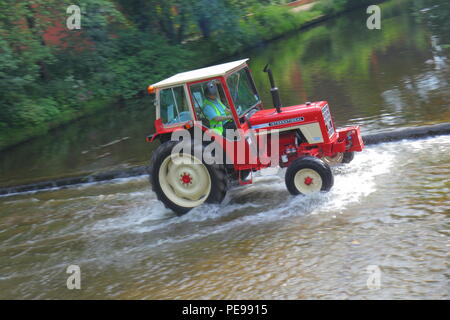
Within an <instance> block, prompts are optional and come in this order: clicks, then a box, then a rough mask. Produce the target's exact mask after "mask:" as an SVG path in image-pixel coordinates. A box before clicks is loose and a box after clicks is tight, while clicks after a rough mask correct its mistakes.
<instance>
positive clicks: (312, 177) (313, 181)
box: [294, 168, 322, 194]
mask: <svg viewBox="0 0 450 320" xmlns="http://www.w3.org/2000/svg"><path fill="white" fill-rule="evenodd" d="M294 184H295V187H296V188H297V190H298V191H299V192H300V193H302V194H310V193H314V192H319V191H320V190H321V189H322V177H321V176H320V174H319V173H318V172H317V171H315V170H313V169H308V168H305V169H300V170H298V171H297V173H296V174H295V177H294Z"/></svg>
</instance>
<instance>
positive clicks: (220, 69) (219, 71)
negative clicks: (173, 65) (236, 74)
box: [153, 59, 248, 88]
mask: <svg viewBox="0 0 450 320" xmlns="http://www.w3.org/2000/svg"><path fill="white" fill-rule="evenodd" d="M247 60H248V59H242V60H238V61H233V62H228V63H223V64H218V65H215V66H211V67H206V68H201V69H196V70H191V71H187V72H182V73H178V74H176V75H174V76H171V77H170V78H167V79H165V80H162V81H160V82H158V83H155V84H153V87H155V88H161V87H168V86H173V85H176V84H182V83H186V82H192V81H197V80H203V79H207V78H212V77H220V76H224V75H225V74H227V73H228V72H230V71H234V70H235V69H238V68H239V67H241V66H242V65H245V63H246V62H247Z"/></svg>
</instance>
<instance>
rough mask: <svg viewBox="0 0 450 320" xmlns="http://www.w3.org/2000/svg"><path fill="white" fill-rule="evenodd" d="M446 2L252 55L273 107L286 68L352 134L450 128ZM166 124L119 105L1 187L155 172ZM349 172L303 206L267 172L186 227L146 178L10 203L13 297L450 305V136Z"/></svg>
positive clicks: (39, 152)
mask: <svg viewBox="0 0 450 320" xmlns="http://www.w3.org/2000/svg"><path fill="white" fill-rule="evenodd" d="M418 3H420V4H418ZM434 3H436V4H437V5H440V6H442V7H440V8H439V7H433V6H430V5H428V6H427V5H426V2H425V4H424V2H421V1H407V0H405V1H390V2H387V3H385V4H384V5H383V6H382V15H383V16H382V29H381V30H379V31H378V30H373V31H369V30H368V29H367V28H366V25H365V19H366V18H367V15H366V14H365V9H361V10H357V11H355V12H352V13H349V14H346V15H343V16H340V17H338V18H336V19H334V20H332V21H329V22H326V23H323V24H320V25H317V26H315V27H313V28H310V29H308V30H303V31H301V32H296V33H293V34H291V35H289V36H286V37H285V38H283V39H280V40H277V41H274V42H272V43H270V44H266V45H263V46H261V47H259V48H256V49H254V50H251V51H249V52H247V53H245V54H244V55H241V56H239V58H240V57H250V58H251V62H250V67H251V68H252V70H253V73H254V77H255V81H256V83H257V86H258V87H259V88H260V92H261V95H262V97H263V101H264V102H265V104H266V105H267V106H270V97H269V95H268V93H267V90H268V81H267V78H266V75H265V74H263V73H262V72H261V69H262V68H263V66H264V64H265V63H267V62H270V63H271V65H272V69H273V70H274V74H275V77H276V79H277V82H278V86H279V87H280V88H281V96H282V100H283V102H284V104H286V105H289V104H296V103H300V102H304V101H314V100H319V99H326V100H328V101H329V102H330V106H331V111H332V114H333V115H334V117H335V121H336V124H337V125H338V126H345V125H350V124H360V125H361V126H362V128H363V130H362V131H363V133H369V132H378V131H383V130H390V129H392V128H397V127H401V126H411V125H420V124H429V123H438V122H444V121H450V108H449V102H450V89H449V81H450V77H449V75H450V67H449V62H448V50H447V51H446V49H445V44H446V43H447V44H448V43H450V30H449V29H448V28H446V27H444V25H440V24H439V23H437V24H436V20H435V19H431V18H430V15H431V13H433V14H435V13H436V12H438V13H442V12H445V9H448V3H447V2H446V1H434ZM447 12H448V11H447ZM437 21H438V22H439V21H441V22H442V21H444V22H442V23H445V19H444V20H439V19H438V20H437ZM153 116H154V111H153V110H152V104H151V101H150V99H144V100H141V101H134V102H132V103H129V104H128V105H127V106H125V107H117V106H111V109H110V110H108V111H106V112H104V113H103V114H100V115H98V116H94V117H90V118H87V119H83V120H81V121H79V122H77V123H75V124H71V125H69V126H67V127H65V128H62V129H59V130H57V131H54V132H52V133H51V134H50V135H48V136H45V137H41V138H38V139H35V140H33V141H30V142H29V143H26V144H23V145H20V146H18V147H16V148H14V149H10V150H8V151H5V152H3V153H2V155H1V159H0V169H1V172H2V174H1V177H0V184H3V185H9V184H16V183H22V182H30V181H36V180H42V179H48V178H51V177H58V176H62V175H75V174H80V173H90V172H95V171H99V170H106V169H111V168H114V169H116V168H122V167H130V166H133V165H136V164H144V163H146V161H147V159H149V157H150V154H151V151H152V148H154V147H155V146H150V145H148V144H146V143H145V142H144V138H145V135H146V134H148V133H151V132H152V117H153ZM30 159H31V161H30ZM333 170H334V173H335V186H334V187H333V189H332V191H331V192H329V193H328V194H320V195H314V196H308V197H293V196H291V195H289V193H288V192H287V190H286V187H285V185H284V178H283V174H284V172H283V171H281V170H280V171H275V170H273V171H271V170H266V171H263V172H261V173H259V174H258V175H257V176H256V178H255V183H254V184H252V185H250V186H246V187H238V188H235V189H232V190H230V191H229V193H228V195H227V197H226V199H225V201H224V203H223V204H221V205H204V206H201V207H199V208H196V209H194V210H192V211H191V212H189V213H188V214H187V215H185V216H182V217H176V216H175V215H174V214H173V213H172V212H170V211H169V210H167V209H165V208H164V206H163V205H162V204H160V203H159V202H158V201H157V200H156V197H155V194H154V193H152V192H151V189H150V186H149V183H148V180H147V178H146V177H135V178H126V179H117V180H114V181H111V182H105V183H95V184H86V185H81V186H76V187H73V188H68V189H55V190H50V191H45V192H37V193H25V194H18V195H14V196H7V197H1V198H0V299H5V298H28V299H36V298H50V299H51V298H64V299H69V298H121V299H135V298H137V299H173V298H184V299H191V298H192V299H205V298H212V299H214V298H216V299H221V298H224V299H260V298H266V299H281V298H286V299H311V298H324V299H331V298H337V299H355V298H356V299H382V298H394V299H405V298H437V299H449V297H450V291H449V290H450V283H449V277H450V273H449V266H448V262H449V253H450V237H449V236H450V219H449V214H450V198H449V196H448V195H449V193H450V179H449V177H450V137H449V136H440V137H433V138H427V139H421V140H415V141H400V142H392V143H386V144H382V145H377V146H369V147H367V148H366V149H365V150H364V151H363V152H361V153H359V154H357V156H356V157H355V160H354V161H353V162H352V163H351V164H349V165H346V166H342V167H336V168H334V169H333ZM69 265H79V266H80V268H81V290H68V289H67V288H66V280H67V277H68V274H66V268H67V267H68V266H69ZM369 266H376V268H379V270H380V275H381V277H380V287H379V289H378V290H373V289H369V288H368V286H367V280H368V277H369V273H368V271H367V268H368V267H369ZM369 268H370V267H369ZM372 268H373V267H372Z"/></svg>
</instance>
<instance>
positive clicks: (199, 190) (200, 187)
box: [148, 141, 228, 215]
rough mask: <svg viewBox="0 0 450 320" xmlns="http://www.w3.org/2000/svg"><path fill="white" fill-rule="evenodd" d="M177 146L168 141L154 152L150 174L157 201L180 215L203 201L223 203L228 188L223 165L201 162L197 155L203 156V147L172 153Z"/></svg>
mask: <svg viewBox="0 0 450 320" xmlns="http://www.w3.org/2000/svg"><path fill="white" fill-rule="evenodd" d="M178 143H181V142H178V141H167V142H165V143H163V144H161V145H160V146H159V147H158V148H157V149H156V150H155V151H154V152H153V155H152V159H151V163H150V166H149V168H148V172H149V175H150V177H149V178H150V183H151V185H152V189H153V191H154V192H155V193H156V196H157V198H158V200H160V201H161V202H163V203H164V205H165V206H166V207H167V208H169V209H171V210H173V211H174V212H175V213H177V214H178V215H182V214H185V213H187V212H188V211H189V210H191V209H193V208H195V207H197V206H199V205H201V204H202V203H204V202H208V203H220V202H222V200H223V199H224V198H225V195H226V192H227V189H228V179H227V176H226V172H225V168H224V166H223V165H218V164H206V163H205V162H204V161H203V160H201V159H198V158H197V157H196V156H195V155H202V154H203V146H202V145H201V144H198V145H194V146H193V147H192V148H191V151H190V152H187V153H184V152H182V151H180V152H179V153H173V152H172V150H173V148H174V147H175V146H176V145H177V144H178Z"/></svg>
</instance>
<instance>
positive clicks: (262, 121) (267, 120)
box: [249, 101, 327, 130]
mask: <svg viewBox="0 0 450 320" xmlns="http://www.w3.org/2000/svg"><path fill="white" fill-rule="evenodd" d="M326 105H327V102H326V101H319V102H312V103H307V104H300V105H296V106H290V107H283V108H281V111H282V112H280V113H279V112H277V110H276V109H264V110H259V111H257V112H255V113H254V114H253V115H252V116H251V118H250V119H249V122H250V126H251V128H252V129H255V130H257V129H268V128H282V127H290V126H294V125H299V124H303V123H308V122H316V121H319V119H320V118H321V117H322V108H323V107H324V106H326Z"/></svg>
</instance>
